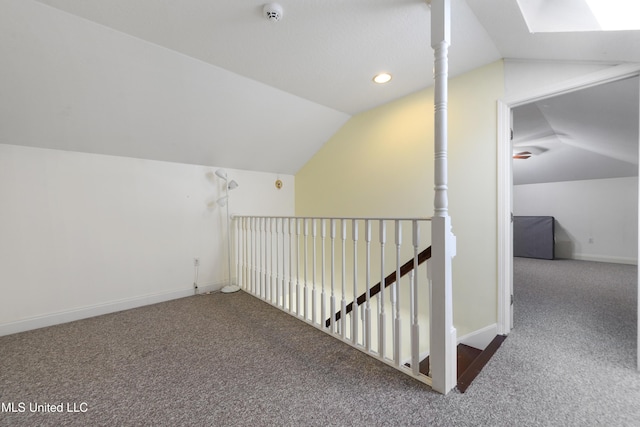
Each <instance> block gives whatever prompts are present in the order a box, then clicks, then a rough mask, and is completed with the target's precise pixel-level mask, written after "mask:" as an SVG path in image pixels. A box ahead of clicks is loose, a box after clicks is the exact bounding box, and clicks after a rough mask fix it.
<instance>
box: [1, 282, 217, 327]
mask: <svg viewBox="0 0 640 427" xmlns="http://www.w3.org/2000/svg"><path fill="white" fill-rule="evenodd" d="M222 286H223V284H222V283H220V284H209V285H205V286H198V293H199V294H203V293H206V292H215V291H217V290H219V289H220V288H221V287H222ZM193 295H195V292H194V289H193V288H189V289H182V290H179V291H168V292H161V293H157V294H149V295H143V296H139V297H134V298H127V299H122V300H119V301H112V302H108V303H104V304H95V305H90V306H86V307H81V308H76V309H72V310H67V311H59V312H57V313H50V314H45V315H42V316H36V317H31V318H28V319H22V320H18V321H15V322H9V323H4V324H2V325H0V336H4V335H11V334H16V333H19V332H25V331H30V330H33V329H39V328H44V327H47V326H54V325H59V324H62V323H68V322H73V321H76V320H81V319H87V318H90V317H96V316H101V315H103V314H109V313H115V312H118V311H123V310H129V309H132V308H137V307H142V306H145V305H151V304H157V303H160V302H165V301H170V300H174V299H178V298H184V297H189V296H193Z"/></svg>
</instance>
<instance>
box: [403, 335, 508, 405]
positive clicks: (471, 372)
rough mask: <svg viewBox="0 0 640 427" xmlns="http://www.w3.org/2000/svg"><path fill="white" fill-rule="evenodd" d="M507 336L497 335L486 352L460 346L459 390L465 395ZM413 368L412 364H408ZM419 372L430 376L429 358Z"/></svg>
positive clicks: (422, 362) (458, 353)
mask: <svg viewBox="0 0 640 427" xmlns="http://www.w3.org/2000/svg"><path fill="white" fill-rule="evenodd" d="M505 338H506V336H505V335H497V336H496V337H495V338H494V339H493V341H491V343H490V344H489V345H488V346H487V348H485V349H484V350H480V349H477V348H475V347H471V346H468V345H466V344H458V346H457V347H456V351H457V362H458V363H457V373H458V378H457V380H458V390H459V391H460V392H461V393H464V392H465V391H466V390H467V388H468V387H469V386H470V385H471V382H472V381H473V380H474V379H475V377H476V376H477V375H478V374H479V373H480V371H481V370H482V368H483V367H484V365H486V364H487V362H488V361H489V359H491V357H492V356H493V355H494V354H495V352H496V351H497V350H498V348H499V347H500V345H502V342H503V341H504V340H505ZM406 365H407V366H409V367H410V366H411V364H410V363H407V364H406ZM419 370H420V373H421V374H424V375H429V356H427V357H426V358H425V359H424V360H422V361H421V362H420V366H419Z"/></svg>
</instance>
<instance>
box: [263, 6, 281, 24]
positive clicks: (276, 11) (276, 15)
mask: <svg viewBox="0 0 640 427" xmlns="http://www.w3.org/2000/svg"><path fill="white" fill-rule="evenodd" d="M262 12H263V14H264V17H265V18H267V19H268V20H269V21H273V22H278V21H279V20H281V19H282V6H280V5H279V4H278V3H267V4H265V5H264V8H263V9H262Z"/></svg>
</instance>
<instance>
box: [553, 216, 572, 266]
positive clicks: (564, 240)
mask: <svg viewBox="0 0 640 427" xmlns="http://www.w3.org/2000/svg"><path fill="white" fill-rule="evenodd" d="M575 253H576V245H575V238H574V236H573V235H571V233H569V232H568V231H567V230H566V229H565V228H564V227H563V226H562V224H560V223H559V222H558V220H556V221H555V257H556V258H569V259H573V258H574V256H575Z"/></svg>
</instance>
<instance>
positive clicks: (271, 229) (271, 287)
mask: <svg viewBox="0 0 640 427" xmlns="http://www.w3.org/2000/svg"><path fill="white" fill-rule="evenodd" d="M274 222H275V218H269V293H270V294H271V304H276V302H277V301H276V299H275V298H276V290H275V283H276V280H277V279H276V272H275V270H274V268H273V263H274V260H275V254H274V252H273V246H274V242H273V236H274ZM277 266H278V264H276V268H277Z"/></svg>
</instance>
